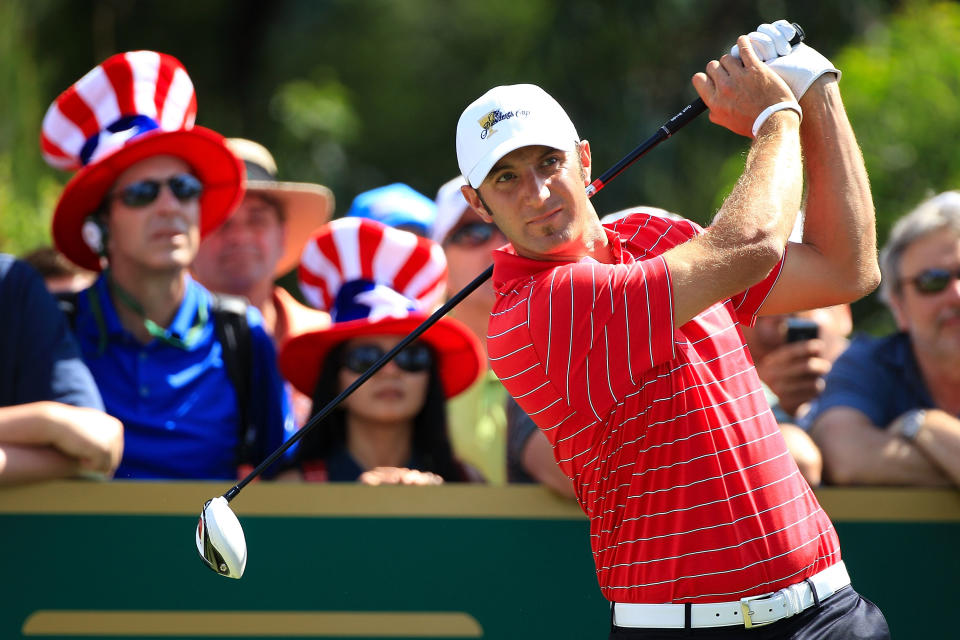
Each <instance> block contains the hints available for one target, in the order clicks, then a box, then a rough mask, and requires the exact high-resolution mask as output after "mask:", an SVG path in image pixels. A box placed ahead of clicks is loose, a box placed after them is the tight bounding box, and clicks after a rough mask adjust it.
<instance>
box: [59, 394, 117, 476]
mask: <svg viewBox="0 0 960 640" xmlns="http://www.w3.org/2000/svg"><path fill="white" fill-rule="evenodd" d="M47 405H48V406H46V407H44V409H45V411H44V413H45V416H46V418H47V420H46V427H47V429H49V434H50V444H52V445H53V446H54V447H56V448H57V449H58V450H59V451H61V452H62V453H64V454H65V455H67V456H69V457H72V458H75V459H76V460H77V461H78V463H79V468H78V471H79V473H80V475H85V476H93V477H103V478H110V477H112V476H113V472H114V471H116V469H117V466H118V465H119V464H120V458H121V457H123V424H122V423H121V422H120V421H119V420H117V419H116V418H114V417H113V416H110V415H107V414H106V413H103V412H102V411H97V410H96V409H88V408H86V407H72V406H69V405H65V404H59V403H55V402H51V403H47Z"/></svg>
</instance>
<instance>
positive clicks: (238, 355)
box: [210, 293, 259, 467]
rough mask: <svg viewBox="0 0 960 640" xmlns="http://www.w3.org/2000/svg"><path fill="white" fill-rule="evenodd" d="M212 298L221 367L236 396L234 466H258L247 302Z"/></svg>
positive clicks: (229, 298) (222, 295)
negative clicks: (220, 350) (251, 408)
mask: <svg viewBox="0 0 960 640" xmlns="http://www.w3.org/2000/svg"><path fill="white" fill-rule="evenodd" d="M211 295H212V296H213V302H212V304H211V307H210V312H211V315H212V316H213V325H214V328H215V330H216V333H217V339H218V340H219V341H220V345H221V346H222V347H223V366H224V367H225V368H226V370H227V377H229V378H230V382H231V383H233V388H234V390H235V392H236V394H237V416H238V418H239V420H238V438H237V466H238V467H239V466H242V465H252V464H256V463H257V462H259V460H257V459H256V452H257V444H258V443H257V431H258V430H257V427H256V424H255V422H254V417H253V416H252V415H251V411H250V394H251V393H252V392H253V389H252V387H253V385H252V384H251V377H252V375H253V346H252V339H251V337H250V325H249V324H248V323H247V301H246V299H245V298H241V297H239V296H229V295H225V294H221V293H215V294H211Z"/></svg>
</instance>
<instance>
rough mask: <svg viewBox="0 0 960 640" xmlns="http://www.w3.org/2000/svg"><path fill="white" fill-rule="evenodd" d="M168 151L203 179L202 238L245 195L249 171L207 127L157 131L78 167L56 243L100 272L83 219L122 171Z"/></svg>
mask: <svg viewBox="0 0 960 640" xmlns="http://www.w3.org/2000/svg"><path fill="white" fill-rule="evenodd" d="M160 155H168V156H174V157H176V158H180V159H181V160H183V161H184V162H186V163H187V164H189V165H190V167H191V169H192V170H193V172H194V174H195V175H196V176H197V178H199V179H200V181H201V182H202V183H203V195H201V196H200V236H201V237H203V236H205V235H206V234H208V233H210V232H211V231H213V230H214V229H216V228H217V227H218V226H219V225H220V224H221V223H222V222H223V221H224V220H226V219H227V217H228V216H229V215H230V213H231V212H232V211H233V210H234V209H236V208H237V206H238V205H239V204H240V200H241V199H242V198H243V193H244V187H243V180H244V176H245V175H246V169H245V167H244V165H243V163H242V162H241V161H240V159H239V158H237V156H235V155H234V154H233V152H232V151H230V149H229V148H227V146H226V142H225V140H224V138H223V136H221V135H220V134H218V133H216V132H215V131H211V130H210V129H206V128H204V127H193V128H192V129H180V130H177V131H161V130H159V129H158V130H154V131H150V132H147V133H145V134H143V135H141V136H138V137H137V138H136V139H134V140H132V141H130V142H128V143H127V144H126V145H125V146H123V147H122V148H120V149H118V150H117V151H115V152H114V153H111V154H110V155H108V156H106V157H105V158H102V159H101V160H98V161H96V162H94V163H92V164H90V165H87V166H86V167H84V168H82V169H80V170H79V171H78V172H77V173H76V175H74V176H73V178H72V179H71V180H70V182H68V183H67V186H66V187H64V189H63V193H62V194H61V195H60V200H59V202H57V208H56V209H55V210H54V212H53V241H54V244H55V245H56V247H57V249H59V251H60V252H61V253H62V254H64V255H65V256H66V257H67V258H69V259H70V260H71V261H72V262H73V263H75V264H77V265H79V266H81V267H83V268H85V269H90V270H91V271H99V270H100V258H99V256H97V254H96V253H94V252H93V251H92V250H91V249H90V247H88V246H87V244H86V242H84V240H83V236H82V234H81V229H82V227H83V222H84V220H85V219H86V218H87V216H89V215H90V214H91V213H93V212H94V211H96V210H97V208H98V207H99V206H100V204H101V203H102V202H103V199H104V198H105V197H106V195H107V193H109V191H110V189H111V188H113V185H114V183H115V182H116V181H117V178H118V177H119V176H120V174H121V173H123V172H124V171H126V170H127V169H129V168H130V167H131V166H132V165H134V164H136V163H137V162H139V161H141V160H144V159H146V158H149V157H152V156H160Z"/></svg>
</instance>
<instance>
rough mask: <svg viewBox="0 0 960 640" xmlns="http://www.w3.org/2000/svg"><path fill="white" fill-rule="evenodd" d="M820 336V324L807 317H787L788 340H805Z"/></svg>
mask: <svg viewBox="0 0 960 640" xmlns="http://www.w3.org/2000/svg"><path fill="white" fill-rule="evenodd" d="M819 336H820V325H818V324H817V323H816V322H814V321H813V320H807V319H806V318H787V342H803V341H804V340H813V339H814V338H817V337H819Z"/></svg>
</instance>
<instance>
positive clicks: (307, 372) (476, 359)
mask: <svg viewBox="0 0 960 640" xmlns="http://www.w3.org/2000/svg"><path fill="white" fill-rule="evenodd" d="M427 317H428V315H427V314H423V313H412V314H410V315H408V316H406V317H403V318H386V319H383V320H377V321H375V322H370V321H369V320H367V319H361V320H351V321H348V322H339V323H335V324H333V325H330V326H329V327H327V328H325V329H318V330H314V331H310V332H306V333H302V334H300V335H297V336H294V337H292V338H290V339H289V340H287V341H286V342H285V343H284V344H283V345H282V347H281V349H280V356H279V362H280V371H281V373H282V374H283V377H284V378H286V379H287V380H288V381H289V382H290V383H291V384H292V385H293V386H294V387H296V388H297V390H298V391H300V392H301V393H303V394H305V395H306V396H307V397H311V398H312V397H313V393H314V389H315V387H316V386H317V379H318V378H319V377H320V370H321V369H322V367H323V363H324V361H325V360H326V358H327V355H328V354H329V353H330V350H331V349H333V348H334V347H335V346H336V345H338V344H340V343H341V342H343V341H344V340H349V339H351V338H355V337H357V336H372V335H398V336H405V335H407V334H408V333H410V332H411V331H413V330H414V329H416V328H417V327H418V326H420V324H422V323H423V321H424V320H426V319H427ZM418 340H419V341H421V342H425V343H426V344H428V345H430V347H431V348H432V349H433V351H434V353H435V354H436V357H437V359H438V362H437V371H438V372H439V375H440V380H441V384H442V385H443V392H444V395H445V396H446V397H447V398H452V397H454V396H455V395H457V394H458V393H460V392H461V391H464V390H465V389H467V387H469V386H470V385H472V384H473V383H474V382H476V381H477V380H478V379H479V377H480V375H481V374H482V373H483V369H484V366H485V365H484V362H483V351H482V347H481V346H480V341H479V340H478V339H477V337H476V336H475V335H473V333H472V332H471V331H470V329H468V328H467V326H466V325H465V324H463V323H462V322H460V321H459V320H455V319H453V318H440V320H438V321H437V322H436V324H434V325H433V326H432V327H430V328H429V329H427V331H426V332H424V334H423V335H422V336H420V338H418Z"/></svg>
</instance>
